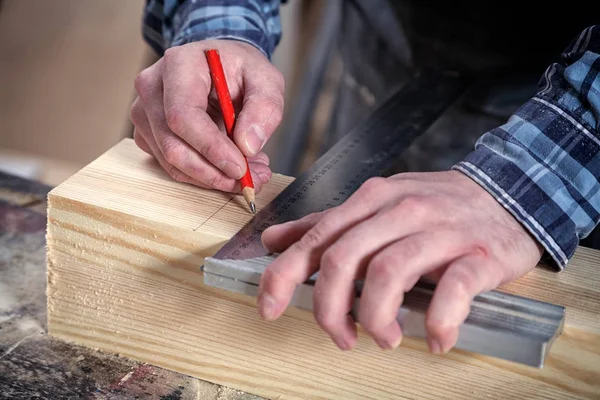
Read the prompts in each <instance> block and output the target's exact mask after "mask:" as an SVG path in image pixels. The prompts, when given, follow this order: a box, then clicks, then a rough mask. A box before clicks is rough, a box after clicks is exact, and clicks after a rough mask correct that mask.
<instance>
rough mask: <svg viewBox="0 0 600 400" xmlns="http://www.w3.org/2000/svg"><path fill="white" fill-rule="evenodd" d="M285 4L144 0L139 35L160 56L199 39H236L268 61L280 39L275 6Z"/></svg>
mask: <svg viewBox="0 0 600 400" xmlns="http://www.w3.org/2000/svg"><path fill="white" fill-rule="evenodd" d="M285 1H286V0H282V1H280V0H262V1H261V0H210V1H206V0H147V1H146V8H145V12H144V19H143V22H144V25H143V30H142V33H143V35H144V39H145V40H146V42H148V44H149V45H150V46H152V48H153V49H154V50H155V51H156V52H157V53H158V54H160V55H162V54H163V53H164V51H165V50H166V49H168V48H169V47H173V46H179V45H182V44H186V43H190V42H196V41H199V40H203V39H236V40H240V41H243V42H247V43H250V44H252V45H254V46H256V47H257V48H258V49H259V50H260V51H262V52H263V53H264V54H265V56H267V58H269V59H271V56H272V55H273V51H274V50H275V47H276V46H277V44H278V43H279V40H280V39H281V23H280V19H279V5H280V3H285Z"/></svg>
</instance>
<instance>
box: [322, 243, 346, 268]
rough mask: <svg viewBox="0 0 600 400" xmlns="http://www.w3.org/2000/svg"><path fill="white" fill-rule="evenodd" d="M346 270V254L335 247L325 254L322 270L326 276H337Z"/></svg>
mask: <svg viewBox="0 0 600 400" xmlns="http://www.w3.org/2000/svg"><path fill="white" fill-rule="evenodd" d="M343 268H344V252H343V251H341V250H340V249H338V248H336V246H333V247H331V248H329V249H327V250H326V251H325V252H324V253H323V257H322V258H321V270H322V271H323V272H322V273H323V274H325V275H329V274H331V273H333V274H336V272H337V271H339V270H342V269H343Z"/></svg>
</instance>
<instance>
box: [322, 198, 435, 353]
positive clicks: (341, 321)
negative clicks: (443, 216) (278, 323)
mask: <svg viewBox="0 0 600 400" xmlns="http://www.w3.org/2000/svg"><path fill="white" fill-rule="evenodd" d="M397 199H399V200H400V201H399V202H398V203H397V204H395V205H394V206H392V207H389V208H387V209H384V211H380V212H378V213H377V214H375V215H374V216H373V217H371V218H369V219H367V220H365V221H363V222H361V223H359V224H357V225H356V226H354V227H353V228H352V229H350V230H348V231H347V232H346V233H344V234H343V235H342V236H341V237H340V238H339V239H338V240H336V242H335V243H334V244H332V245H331V247H329V248H328V249H327V250H326V251H325V253H324V254H323V258H322V260H321V268H320V272H319V277H318V279H317V282H316V285H315V293H316V295H315V299H314V308H315V315H316V316H317V322H319V324H320V325H321V327H322V328H323V330H325V331H326V332H327V333H328V334H329V335H330V336H331V338H332V339H333V340H334V341H335V342H336V343H348V342H349V341H353V340H354V338H355V337H356V332H355V331H356V327H355V325H354V324H348V316H347V314H348V312H349V311H350V309H349V308H348V307H350V306H351V304H352V302H351V301H350V300H349V299H352V298H353V296H354V281H355V280H356V279H358V278H360V277H362V276H364V270H365V268H366V266H367V263H368V262H369V260H370V259H371V257H372V255H373V254H376V253H377V252H378V251H379V250H381V249H382V248H384V247H385V246H388V245H389V244H391V243H393V242H395V241H397V240H399V239H402V238H403V237H405V236H408V235H412V234H415V233H416V232H420V231H425V230H426V229H428V228H430V227H431V226H432V225H433V223H436V222H439V219H435V220H434V218H435V214H436V213H437V212H436V211H437V210H436V209H433V205H430V203H425V201H424V200H422V199H418V198H416V199H415V198H413V197H407V198H404V199H403V198H401V197H397ZM368 322H369V323H372V321H370V320H369V321H368ZM373 328H376V329H377V330H379V331H380V330H381V327H379V326H374V327H373ZM396 331H398V330H397V329H396ZM396 333H397V332H394V335H395V336H396V338H395V339H394V340H393V341H392V342H390V341H389V340H388V338H384V337H382V338H379V336H381V335H374V337H375V339H378V338H379V339H381V341H380V342H381V343H384V344H385V346H382V347H386V348H389V347H394V346H395V345H392V344H393V343H395V342H396V341H399V338H400V336H399V334H396ZM384 336H385V335H384Z"/></svg>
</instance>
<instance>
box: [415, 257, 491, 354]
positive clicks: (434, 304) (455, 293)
mask: <svg viewBox="0 0 600 400" xmlns="http://www.w3.org/2000/svg"><path fill="white" fill-rule="evenodd" d="M501 279H502V270H501V268H499V267H498V266H497V265H496V264H495V263H493V262H491V261H490V260H489V259H488V258H486V257H483V256H481V255H471V254H470V255H466V256H463V257H460V258H458V259H456V260H455V261H453V262H451V263H450V264H449V266H448V268H447V269H446V272H444V274H443V275H442V277H441V278H440V281H439V283H438V285H437V287H436V289H435V291H434V294H433V297H432V299H431V303H430V305H429V309H428V310H427V315H426V318H425V323H426V330H427V342H428V345H429V349H430V351H431V352H433V353H436V354H439V353H446V352H447V351H449V350H450V349H451V348H452V347H454V345H455V344H456V340H457V339H458V329H459V326H460V325H461V324H462V323H463V322H464V321H465V319H466V318H467V316H468V315H469V312H470V309H471V301H472V300H473V298H474V297H475V296H476V295H478V294H479V293H482V292H484V291H488V290H492V289H494V288H495V287H497V286H498V285H499V284H500V283H501Z"/></svg>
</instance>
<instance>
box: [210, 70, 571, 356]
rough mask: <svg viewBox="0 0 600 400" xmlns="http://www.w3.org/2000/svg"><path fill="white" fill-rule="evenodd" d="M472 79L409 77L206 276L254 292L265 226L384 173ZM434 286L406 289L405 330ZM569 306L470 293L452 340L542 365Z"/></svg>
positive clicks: (214, 260) (304, 289)
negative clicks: (467, 311) (473, 296)
mask: <svg viewBox="0 0 600 400" xmlns="http://www.w3.org/2000/svg"><path fill="white" fill-rule="evenodd" d="M468 83H469V82H468V81H467V80H465V79H463V78H461V77H459V76H456V75H453V74H447V73H443V72H439V73H430V74H423V75H420V76H417V77H416V79H414V80H411V81H410V82H409V83H408V84H406V85H405V86H404V87H403V88H402V89H401V90H400V91H399V92H398V93H396V94H395V95H394V96H392V97H391V98H390V99H389V100H388V101H387V102H385V103H384V104H383V105H382V106H381V107H380V108H379V109H378V110H376V111H375V113H374V114H373V115H372V116H371V117H370V118H369V119H368V120H367V121H365V122H364V123H363V124H361V125H359V126H357V127H356V128H355V129H354V130H352V131H351V132H349V133H348V134H347V135H346V136H345V137H344V138H343V139H342V140H340V141H339V142H338V143H337V144H336V145H335V146H333V147H332V148H331V149H330V150H329V151H328V152H327V153H325V154H324V155H323V156H322V157H321V158H319V160H318V161H317V162H316V163H315V164H313V166H312V167H311V168H309V169H308V170H307V171H306V172H304V173H303V174H302V175H301V176H299V177H298V178H297V179H296V180H294V181H293V182H292V183H291V184H290V185H289V186H288V187H287V188H286V189H285V190H283V191H282V192H281V193H280V194H279V196H277V197H276V198H275V199H274V200H273V201H272V202H271V203H270V204H268V205H267V206H266V207H265V208H263V209H262V210H261V211H260V212H259V213H258V214H257V215H256V216H255V217H254V218H253V219H252V220H251V221H250V222H249V223H248V224H247V225H246V226H244V227H243V228H242V229H241V230H240V231H239V232H238V233H237V234H236V235H235V236H234V237H233V238H232V239H231V240H230V241H229V242H228V243H226V244H225V245H224V246H223V247H222V248H221V249H220V250H219V251H218V252H217V253H216V254H215V255H214V256H213V257H208V258H207V259H206V260H205V264H204V266H203V267H202V269H203V271H204V282H205V283H206V284H207V285H209V286H214V287H218V288H222V289H226V290H230V291H235V292H239V293H244V294H248V295H252V296H256V295H257V292H258V282H259V279H260V275H261V274H262V272H263V271H264V268H266V266H267V265H268V263H269V262H270V261H272V260H273V256H271V255H269V254H268V252H267V250H265V249H264V247H263V246H262V242H261V235H262V232H263V231H264V230H265V229H266V228H268V227H269V226H271V225H273V224H279V223H282V222H286V221H290V220H296V219H299V218H302V217H304V216H306V215H308V214H310V213H313V212H317V211H322V210H325V209H327V208H331V207H335V206H337V205H339V204H341V203H342V202H343V201H345V200H346V199H347V198H348V197H349V196H350V195H351V194H352V193H354V192H355V191H356V190H357V189H358V188H359V187H360V186H361V184H362V183H363V182H364V181H365V180H367V179H369V178H371V177H374V176H385V175H386V174H387V173H388V172H389V171H390V169H391V168H392V167H393V165H394V164H395V162H396V161H397V160H398V158H399V157H400V155H401V153H402V152H403V151H404V150H405V149H407V148H408V147H409V146H410V144H411V143H412V142H413V140H414V139H415V138H417V137H418V136H419V135H421V134H422V133H424V132H425V131H427V129H428V128H429V127H430V126H431V125H432V124H433V123H434V122H435V121H436V120H437V119H438V118H439V117H440V116H441V115H442V113H443V112H444V111H445V110H447V109H448V108H449V107H450V106H451V105H452V104H453V103H454V102H455V101H456V100H457V99H458V98H459V96H461V95H462V94H463V93H464V92H465V90H466V89H467V87H468ZM316 275H317V274H315V275H313V276H312V277H311V278H310V279H308V280H307V282H305V283H304V284H303V285H299V287H298V288H297V290H296V292H295V294H294V299H293V300H292V303H291V304H290V305H291V306H295V307H298V308H303V309H307V310H312V288H313V284H314V280H315V277H316ZM433 290H434V287H433V286H432V285H431V284H430V283H426V282H418V283H417V284H416V285H415V287H414V288H413V289H412V290H411V291H409V292H408V293H406V295H405V297H404V302H403V304H402V306H401V307H400V309H399V310H398V314H397V320H398V322H399V323H400V326H401V327H402V330H403V332H404V334H405V335H406V336H415V337H425V335H426V332H425V314H426V310H427V306H428V304H429V300H430V298H431V296H432V294H433ZM360 292H361V282H357V283H356V298H355V302H356V304H358V302H359V301H360ZM564 314H565V309H564V307H561V306H557V305H554V304H549V303H544V302H539V301H536V300H532V299H525V298H522V297H519V296H513V295H509V294H505V293H499V292H495V291H492V292H489V293H484V294H482V295H480V296H477V297H476V299H475V300H474V301H473V303H472V307H471V313H470V314H469V317H468V318H467V320H466V321H465V323H464V324H463V326H461V327H460V333H459V338H458V342H457V344H456V346H455V347H456V348H460V349H464V350H468V351H473V352H478V353H481V354H486V355H491V356H494V357H498V358H503V359H506V360H510V361H515V362H519V363H523V364H527V365H531V366H537V367H541V366H543V363H544V360H545V357H546V355H547V353H548V351H549V349H550V346H551V345H552V343H553V342H554V340H555V339H556V337H558V336H559V335H560V334H561V332H562V329H563V324H564Z"/></svg>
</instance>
